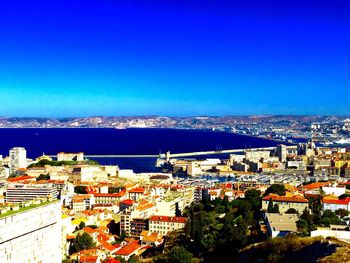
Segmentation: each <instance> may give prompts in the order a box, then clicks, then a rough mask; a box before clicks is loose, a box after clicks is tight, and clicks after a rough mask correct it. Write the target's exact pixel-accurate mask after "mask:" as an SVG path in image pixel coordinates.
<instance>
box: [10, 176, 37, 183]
mask: <svg viewBox="0 0 350 263" xmlns="http://www.w3.org/2000/svg"><path fill="white" fill-rule="evenodd" d="M34 179H35V177H32V176H29V175H24V176H20V177H14V178H9V179H7V181H8V182H11V183H14V182H20V181H24V180H34Z"/></svg>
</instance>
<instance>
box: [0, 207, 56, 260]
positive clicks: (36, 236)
mask: <svg viewBox="0 0 350 263" xmlns="http://www.w3.org/2000/svg"><path fill="white" fill-rule="evenodd" d="M0 262H2V263H22V262H26V263H31V262H33V263H37V262H42V263H45V262H50V263H51V262H52V263H56V262H57V263H60V262H62V256H61V208H60V203H59V202H57V201H56V202H53V203H49V204H46V205H42V206H38V207H35V208H32V209H30V210H26V211H23V212H18V213H15V214H12V215H9V216H0Z"/></svg>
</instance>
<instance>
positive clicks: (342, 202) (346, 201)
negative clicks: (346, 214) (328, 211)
mask: <svg viewBox="0 0 350 263" xmlns="http://www.w3.org/2000/svg"><path fill="white" fill-rule="evenodd" d="M323 203H325V204H337V205H349V203H350V197H346V198H344V199H340V200H332V199H325V198H324V199H323Z"/></svg>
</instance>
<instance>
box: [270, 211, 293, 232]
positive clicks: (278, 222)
mask: <svg viewBox="0 0 350 263" xmlns="http://www.w3.org/2000/svg"><path fill="white" fill-rule="evenodd" d="M266 218H267V221H268V222H269V225H270V226H271V229H272V230H273V231H291V232H297V231H298V228H297V225H296V222H297V221H298V220H299V217H298V215H297V214H282V213H281V214H280V213H266Z"/></svg>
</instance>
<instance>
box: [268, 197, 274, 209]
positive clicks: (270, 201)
mask: <svg viewBox="0 0 350 263" xmlns="http://www.w3.org/2000/svg"><path fill="white" fill-rule="evenodd" d="M267 212H268V213H273V201H272V198H270V200H269V205H268V206H267Z"/></svg>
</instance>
